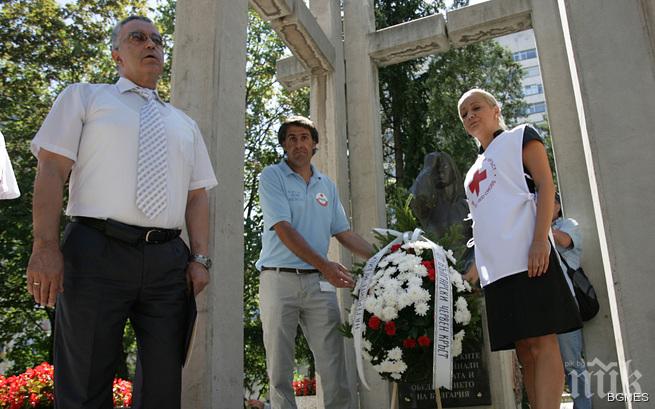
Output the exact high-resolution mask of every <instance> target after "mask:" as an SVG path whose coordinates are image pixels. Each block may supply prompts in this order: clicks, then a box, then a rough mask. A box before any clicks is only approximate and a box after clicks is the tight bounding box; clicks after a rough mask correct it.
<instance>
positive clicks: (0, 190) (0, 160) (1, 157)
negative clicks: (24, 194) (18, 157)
mask: <svg viewBox="0 0 655 409" xmlns="http://www.w3.org/2000/svg"><path fill="white" fill-rule="evenodd" d="M18 196H20V191H19V190H18V183H16V175H14V169H13V168H12V167H11V161H10V160H9V154H8V153H7V147H6V146H5V137H4V136H3V135H2V132H0V199H15V198H17V197H18Z"/></svg>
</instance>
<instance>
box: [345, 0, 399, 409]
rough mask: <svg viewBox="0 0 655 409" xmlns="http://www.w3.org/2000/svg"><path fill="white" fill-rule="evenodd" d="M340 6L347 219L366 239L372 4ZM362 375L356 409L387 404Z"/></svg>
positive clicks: (379, 210)
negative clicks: (349, 217)
mask: <svg viewBox="0 0 655 409" xmlns="http://www.w3.org/2000/svg"><path fill="white" fill-rule="evenodd" d="M343 5H344V23H343V24H344V38H345V42H344V52H345V56H346V64H347V67H346V68H347V70H346V84H347V86H346V89H347V102H348V104H347V107H348V108H347V109H348V111H347V114H348V149H349V154H350V161H349V164H350V176H351V177H350V186H351V195H352V199H351V202H352V221H353V228H354V230H355V231H356V232H357V233H359V234H360V235H362V236H363V237H365V238H366V239H368V240H369V241H371V242H372V241H373V235H372V233H371V229H372V228H374V227H384V226H386V215H385V205H384V203H385V198H384V170H383V167H382V137H381V135H380V133H381V132H380V96H379V93H378V68H377V66H376V65H375V63H374V62H373V61H372V60H371V58H370V57H369V38H368V35H369V33H373V32H375V18H374V15H373V11H374V6H373V1H371V0H344V2H343ZM366 379H367V381H368V384H369V386H370V387H371V389H370V390H367V389H365V388H363V387H361V388H360V390H359V394H360V407H361V408H362V409H381V408H387V407H388V406H389V402H390V401H391V393H390V387H389V383H388V382H386V381H384V380H382V379H381V378H380V377H379V376H378V375H377V373H376V372H375V371H374V370H373V369H372V368H371V367H370V365H366Z"/></svg>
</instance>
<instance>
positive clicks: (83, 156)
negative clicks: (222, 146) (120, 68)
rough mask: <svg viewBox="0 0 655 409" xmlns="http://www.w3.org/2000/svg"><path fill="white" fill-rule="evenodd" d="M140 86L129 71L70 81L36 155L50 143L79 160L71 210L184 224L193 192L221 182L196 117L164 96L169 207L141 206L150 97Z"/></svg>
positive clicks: (142, 222)
mask: <svg viewBox="0 0 655 409" xmlns="http://www.w3.org/2000/svg"><path fill="white" fill-rule="evenodd" d="M135 87H136V85H135V84H134V83H133V82H132V81H130V80H128V79H126V78H122V77H121V78H120V79H119V80H118V82H117V83H116V84H73V85H70V86H68V87H67V88H66V89H65V90H64V91H63V92H62V93H61V94H60V95H59V96H58V97H57V100H56V101H55V103H54V105H53V107H52V109H51V110H50V113H49V114H48V116H47V117H46V119H45V121H44V123H43V125H42V126H41V129H40V130H39V132H38V133H37V134H36V136H35V137H34V139H33V140H32V153H33V154H34V155H35V156H38V153H39V150H40V149H45V150H47V151H50V152H54V153H56V154H59V155H62V156H65V157H67V158H69V159H71V160H73V161H74V162H75V164H74V165H73V169H72V172H71V176H70V182H69V200H68V206H67V208H66V214H67V215H69V216H86V217H95V218H100V219H107V218H110V219H114V220H117V221H120V222H123V223H127V224H131V225H136V226H147V227H161V228H180V227H182V226H183V225H184V215H185V210H186V201H187V194H188V191H189V190H195V189H200V188H205V189H210V188H212V187H214V186H215V185H216V184H217V182H216V177H215V175H214V170H213V168H212V165H211V161H210V159H209V155H208V153H207V148H206V146H205V142H204V141H203V139H202V135H201V134H200V130H199V129H198V126H197V125H196V123H195V122H194V121H193V120H192V119H191V118H189V117H188V116H187V115H186V114H184V113H183V112H182V111H180V110H179V109H177V108H175V107H173V106H172V105H170V104H167V103H164V102H163V101H160V102H161V104H159V109H160V112H161V117H162V120H163V121H164V128H165V130H166V137H167V142H168V181H167V186H168V196H167V201H168V205H167V207H166V209H165V210H164V211H162V212H161V213H160V214H159V215H157V217H155V218H154V219H152V220H151V219H148V218H147V217H146V216H145V214H143V212H142V211H141V210H139V209H138V208H137V206H136V180H137V157H138V149H139V121H140V115H139V111H140V109H141V106H142V105H144V104H145V103H146V100H145V99H144V98H143V97H141V96H139V95H138V94H136V93H134V92H130V90H131V89H133V88H135Z"/></svg>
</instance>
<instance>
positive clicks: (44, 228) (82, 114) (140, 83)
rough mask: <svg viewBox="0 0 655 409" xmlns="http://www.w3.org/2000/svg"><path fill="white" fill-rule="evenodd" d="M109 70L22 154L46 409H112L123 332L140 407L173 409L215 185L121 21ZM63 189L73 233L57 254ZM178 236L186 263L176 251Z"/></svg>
mask: <svg viewBox="0 0 655 409" xmlns="http://www.w3.org/2000/svg"><path fill="white" fill-rule="evenodd" d="M112 58H113V60H114V61H115V63H116V65H117V67H118V71H119V74H120V79H119V80H118V82H117V83H116V84H73V85H71V86H69V87H67V88H66V89H65V90H64V91H63V92H62V93H61V94H60V95H59V97H58V98H57V101H56V102H55V104H54V106H53V108H52V110H51V111H50V113H49V114H48V116H47V118H46V120H45V122H44V123H43V125H42V127H41V129H40V130H39V132H38V133H37V135H36V136H35V138H34V140H33V141H32V151H33V153H34V154H35V155H36V156H37V157H38V160H39V163H38V169H37V177H36V181H35V186H34V204H33V221H34V245H33V249H32V256H31V258H30V261H29V265H28V268H27V288H28V291H29V292H30V293H31V294H32V295H33V296H34V299H35V301H36V302H37V303H39V304H43V305H48V306H53V305H54V304H55V302H56V303H57V309H56V321H55V322H56V326H55V355H54V364H55V400H56V403H55V405H56V407H59V408H66V409H77V408H85V409H86V408H89V409H90V408H103V409H104V408H107V409H109V408H112V407H113V405H112V380H113V377H114V372H115V368H116V362H117V359H118V355H119V352H120V345H121V342H122V336H123V330H124V326H125V323H126V320H127V319H128V318H129V319H130V321H131V323H132V325H133V327H134V329H135V332H136V336H137V340H138V346H139V352H138V354H139V361H140V365H141V370H142V379H141V382H142V384H141V385H140V388H139V390H138V391H137V392H138V393H140V396H139V397H138V398H137V399H138V400H139V401H140V402H141V407H142V408H145V409H149V408H153V409H154V408H157V409H162V408H163V409H167V408H171V409H176V408H179V407H180V389H181V367H182V363H183V357H184V341H185V336H186V327H187V322H186V320H187V315H188V313H189V308H192V298H190V297H189V296H188V292H189V291H193V292H194V293H195V294H197V293H198V292H200V291H201V290H202V289H203V287H205V286H206V284H207V283H208V281H209V272H208V269H209V267H210V266H211V260H209V258H208V256H207V254H208V238H209V205H208V196H207V192H206V190H207V189H209V188H211V187H213V186H215V185H216V178H215V176H214V171H213V169H212V166H211V163H210V160H209V155H208V153H207V149H206V147H205V144H204V142H203V139H202V136H201V135H200V132H199V130H198V127H197V126H196V124H195V122H194V121H193V120H192V119H191V118H189V117H188V116H186V115H185V114H184V113H183V112H181V111H180V110H178V109H176V108H174V107H172V106H171V105H169V104H167V103H165V102H164V101H162V100H161V99H160V98H159V96H158V95H157V93H156V86H157V81H158V79H159V77H160V75H161V73H162V69H163V62H164V51H163V40H162V37H161V35H160V34H159V32H158V31H157V29H156V28H155V26H154V25H153V24H152V22H151V21H150V20H149V19H147V18H145V17H139V16H132V17H128V18H127V19H125V20H123V21H121V22H120V23H119V24H118V25H117V26H116V27H115V28H114V31H113V33H112ZM69 175H70V182H69V200H68V206H67V208H66V214H67V215H68V216H69V217H70V218H71V219H70V223H69V224H68V225H67V226H66V230H65V231H64V235H63V239H62V240H61V247H60V240H59V223H60V213H61V209H62V201H63V200H62V191H63V187H64V184H65V182H66V181H67V179H68V177H69ZM185 223H186V226H187V230H188V233H189V241H190V247H191V249H189V248H188V247H187V245H186V244H185V243H184V242H183V241H182V240H181V239H180V238H179V235H180V230H181V228H182V226H183V225H184V224H185ZM135 398H136V397H135Z"/></svg>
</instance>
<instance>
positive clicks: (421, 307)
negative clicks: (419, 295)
mask: <svg viewBox="0 0 655 409" xmlns="http://www.w3.org/2000/svg"><path fill="white" fill-rule="evenodd" d="M429 309H430V306H429V305H428V304H427V303H424V302H421V303H418V304H416V305H415V306H414V312H416V315H420V316H421V317H425V316H426V314H427V313H428V310H429Z"/></svg>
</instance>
